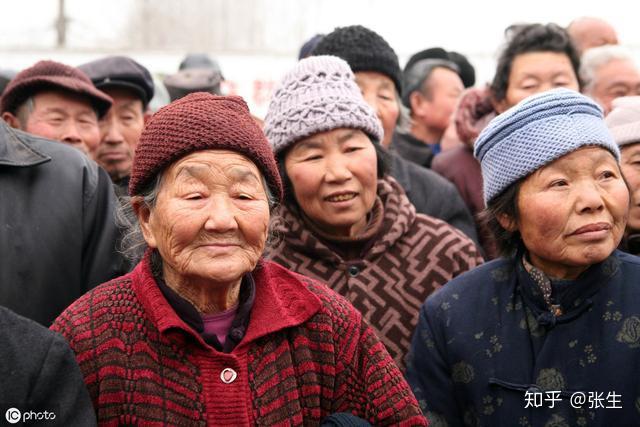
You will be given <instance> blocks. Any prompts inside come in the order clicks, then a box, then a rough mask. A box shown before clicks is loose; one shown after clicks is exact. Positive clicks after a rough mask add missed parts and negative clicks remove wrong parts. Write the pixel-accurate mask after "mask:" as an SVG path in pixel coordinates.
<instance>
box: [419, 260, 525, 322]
mask: <svg viewBox="0 0 640 427" xmlns="http://www.w3.org/2000/svg"><path fill="white" fill-rule="evenodd" d="M513 275H514V266H513V260H512V259H505V258H498V259H495V260H493V261H489V262H487V263H484V264H482V265H480V266H478V267H476V268H474V269H473V270H469V271H467V272H465V273H462V274H460V275H459V276H457V277H455V278H454V279H452V280H451V281H449V282H448V283H447V284H446V285H445V286H443V287H442V288H440V289H438V290H437V291H436V292H434V293H433V294H431V296H429V298H427V300H426V302H425V304H424V309H425V310H426V311H427V312H429V311H430V310H436V309H439V308H441V306H442V303H444V302H449V301H455V302H456V304H455V306H457V307H458V308H459V309H460V310H463V311H465V310H469V309H470V308H476V307H484V306H487V303H488V302H489V301H491V298H493V297H495V296H497V295H498V290H499V289H500V288H504V287H505V286H507V284H508V282H509V281H510V280H511V279H512V277H513Z"/></svg>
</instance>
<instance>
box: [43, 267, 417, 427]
mask: <svg viewBox="0 0 640 427" xmlns="http://www.w3.org/2000/svg"><path fill="white" fill-rule="evenodd" d="M253 277H254V280H255V282H256V299H255V303H254V306H253V309H252V312H251V318H250V321H249V326H248V328H247V332H246V335H245V337H244V338H243V340H242V341H241V342H240V343H239V344H238V345H237V346H236V348H235V349H234V350H233V351H232V352H231V353H221V352H218V351H216V350H215V349H214V348H213V347H211V346H209V345H207V344H206V343H205V342H204V341H203V339H202V338H201V337H200V335H199V334H198V333H197V332H195V331H194V330H192V329H191V328H190V327H189V326H187V324H185V322H184V321H182V320H181V319H180V318H179V317H178V315H177V314H176V313H175V311H174V310H173V309H172V308H171V306H170V305H169V303H168V302H167V301H166V299H165V298H164V296H163V295H162V293H161V292H160V290H159V288H158V285H157V283H156V281H155V280H154V278H153V275H152V273H151V270H150V266H149V257H148V256H147V257H146V258H145V259H144V260H143V261H142V262H141V263H140V264H138V266H137V267H136V268H135V269H134V270H133V271H132V272H131V273H129V274H127V275H125V276H122V277H120V278H118V279H114V280H112V281H111V282H108V283H105V284H103V285H101V286H99V287H97V288H95V289H93V290H92V291H90V292H89V293H87V294H85V295H84V296H82V297H81V298H80V299H78V300H77V301H76V302H75V303H74V304H73V305H71V306H70V307H69V308H68V309H67V310H65V311H64V312H63V313H62V314H61V315H60V317H58V319H57V320H56V321H55V322H54V324H53V326H52V327H51V329H53V330H54V331H57V332H60V333H61V334H62V335H64V336H65V337H66V338H67V340H68V341H69V343H70V345H71V347H72V348H73V350H74V351H75V353H76V356H77V360H78V363H79V364H80V368H81V370H82V373H83V375H84V378H85V382H86V384H87V387H88V389H89V392H90V394H91V397H92V400H93V404H94V406H95V408H96V410H97V416H98V422H99V423H100V424H103V425H119V424H145V425H253V424H258V425H302V424H305V425H314V424H316V425H317V424H319V422H320V421H321V420H322V419H323V418H324V417H326V416H328V415H330V414H332V413H334V412H344V411H348V412H352V413H354V414H355V415H357V416H360V417H362V418H365V419H367V420H368V421H369V422H371V423H372V424H374V425H388V424H402V425H426V421H425V420H424V418H423V417H422V415H421V412H420V409H419V406H418V404H417V402H416V400H415V397H414V396H413V394H412V393H411V391H410V389H409V387H408V385H407V383H406V382H405V380H404V378H403V376H402V375H401V373H400V372H399V370H398V368H397V367H396V366H395V364H394V363H393V361H392V359H391V357H390V356H389V354H388V353H387V351H386V350H385V348H384V346H383V345H382V344H381V343H380V341H379V340H378V338H377V337H376V335H375V333H374V332H373V331H372V329H371V328H370V327H369V326H368V325H367V324H366V323H365V322H364V321H363V320H362V316H361V315H360V313H359V312H357V311H356V310H355V309H354V308H353V307H352V306H351V304H350V303H348V302H347V301H346V300H345V299H344V298H342V297H340V296H339V295H337V294H336V293H334V292H333V291H331V290H330V289H328V288H327V287H326V286H325V285H323V284H322V283H319V282H316V281H314V280H312V279H308V278H306V277H304V276H300V275H297V274H295V273H292V272H290V271H288V270H286V269H284V268H282V267H280V266H278V265H276V264H273V263H270V262H262V263H260V264H259V266H258V268H256V270H255V271H254V272H253ZM227 368H230V369H232V370H233V372H235V374H237V376H235V378H234V375H233V374H232V373H231V372H230V371H228V370H227V371H226V372H225V373H224V374H223V371H224V370H225V369H227ZM223 377H224V378H225V379H226V380H227V382H228V381H229V380H230V379H233V381H232V382H230V383H225V382H224V381H223Z"/></svg>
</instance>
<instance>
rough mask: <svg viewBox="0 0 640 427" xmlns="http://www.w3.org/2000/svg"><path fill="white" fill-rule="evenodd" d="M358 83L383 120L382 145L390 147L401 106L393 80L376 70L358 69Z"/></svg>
mask: <svg viewBox="0 0 640 427" xmlns="http://www.w3.org/2000/svg"><path fill="white" fill-rule="evenodd" d="M355 76H356V83H357V84H358V87H360V90H361V91H362V96H363V97H364V100H365V102H366V103H367V104H369V105H370V106H371V108H373V109H374V110H375V112H376V114H377V115H378V118H379V119H380V121H381V122H382V128H383V129H384V137H383V140H382V141H381V143H382V145H383V146H385V147H388V146H389V145H390V144H391V139H392V138H393V130H394V129H395V127H396V123H397V122H398V116H399V115H400V107H399V106H398V98H397V95H396V87H395V86H394V84H393V80H391V79H390V78H389V77H387V76H385V75H384V74H381V73H378V72H375V71H358V72H357V73H355Z"/></svg>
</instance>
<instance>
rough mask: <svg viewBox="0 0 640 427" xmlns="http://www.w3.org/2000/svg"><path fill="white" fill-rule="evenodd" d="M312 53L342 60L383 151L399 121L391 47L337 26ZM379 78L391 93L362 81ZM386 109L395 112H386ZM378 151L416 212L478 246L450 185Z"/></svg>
mask: <svg viewBox="0 0 640 427" xmlns="http://www.w3.org/2000/svg"><path fill="white" fill-rule="evenodd" d="M313 55H334V56H337V57H340V58H342V59H344V60H345V61H347V63H348V64H349V66H350V67H351V70H352V71H353V72H354V74H355V76H356V83H357V84H358V86H360V89H361V90H362V92H363V96H364V98H365V101H366V102H367V103H368V104H370V105H371V106H372V107H373V108H374V109H375V110H376V112H377V113H378V118H379V119H380V121H381V122H382V127H383V129H384V132H385V134H386V136H384V138H383V141H382V146H383V147H386V146H387V145H388V144H389V143H390V141H391V135H392V134H393V128H394V127H395V125H396V124H397V122H398V121H399V120H398V117H399V115H398V110H399V108H400V105H399V104H400V93H401V91H402V76H401V71H400V64H399V62H398V56H397V55H396V53H395V52H394V50H393V48H391V46H389V44H388V43H387V41H386V40H384V39H383V38H382V37H381V36H380V35H379V34H377V33H376V32H374V31H372V30H370V29H368V28H365V27H363V26H360V25H352V26H349V27H341V28H336V29H335V30H333V31H332V32H331V33H329V34H327V35H326V36H325V37H324V38H323V39H322V40H321V41H320V42H319V43H318V45H317V46H316V48H315V49H314V50H313ZM380 76H382V79H384V80H386V81H387V83H389V84H390V85H391V94H389V93H388V88H386V87H384V91H382V92H381V88H377V89H376V87H375V85H369V84H367V83H366V82H365V80H369V79H371V78H372V77H373V79H375V80H378V79H379V78H380ZM387 86H388V85H387ZM376 90H377V92H376ZM369 91H372V92H373V93H369ZM390 104H393V105H390ZM391 110H394V111H395V113H394V114H391V113H390V111H391ZM400 117H401V116H400ZM392 146H393V144H392ZM383 150H385V152H387V153H388V154H389V157H390V162H391V176H392V177H394V178H395V179H396V180H397V181H398V182H399V183H400V185H401V186H402V187H403V189H404V191H405V193H407V196H408V197H409V200H410V201H411V203H413V205H414V206H415V207H416V211H417V212H419V213H422V214H425V215H429V216H432V217H435V218H438V219H441V220H443V221H445V222H447V223H449V224H450V225H452V226H454V227H456V228H458V229H459V230H460V231H462V232H463V233H464V234H466V235H467V236H469V237H470V238H471V239H472V240H473V241H474V242H476V243H477V241H478V237H477V234H476V230H475V225H474V222H473V218H472V217H471V214H470V213H469V210H468V209H467V207H466V206H465V204H464V201H463V200H462V198H461V197H460V194H459V193H458V191H457V190H456V188H455V187H454V186H453V184H451V183H450V182H448V181H447V180H446V179H444V178H442V177H441V176H439V175H438V174H437V173H435V172H433V171H430V170H428V169H426V168H423V167H421V166H418V165H416V164H415V163H412V162H411V161H409V160H406V159H404V158H402V157H400V156H399V155H398V154H397V153H395V152H393V150H391V151H387V150H386V148H385V149H383Z"/></svg>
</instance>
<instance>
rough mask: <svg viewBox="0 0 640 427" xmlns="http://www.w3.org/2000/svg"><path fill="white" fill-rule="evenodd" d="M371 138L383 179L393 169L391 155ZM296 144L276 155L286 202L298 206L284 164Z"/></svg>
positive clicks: (379, 173) (379, 177)
mask: <svg viewBox="0 0 640 427" xmlns="http://www.w3.org/2000/svg"><path fill="white" fill-rule="evenodd" d="M367 136H368V135H367ZM369 140H371V143H372V144H373V147H374V148H375V150H376V166H377V169H378V179H382V178H384V176H385V175H387V174H388V173H389V172H390V171H391V155H390V154H389V152H388V151H386V150H385V149H384V148H383V147H382V145H380V144H379V143H378V142H376V141H375V140H374V139H373V138H372V137H371V136H369ZM294 145H295V144H291V145H290V146H289V147H288V148H287V149H286V150H282V151H281V152H279V153H278V155H277V156H276V160H277V162H278V171H279V172H280V179H282V188H283V190H284V203H285V204H287V205H289V206H297V205H298V202H297V201H296V197H295V194H294V192H293V184H292V183H291V179H289V175H287V170H286V168H285V165H284V158H285V157H286V155H287V153H288V152H289V150H290V149H291V148H292V147H293V146H294Z"/></svg>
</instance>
